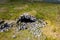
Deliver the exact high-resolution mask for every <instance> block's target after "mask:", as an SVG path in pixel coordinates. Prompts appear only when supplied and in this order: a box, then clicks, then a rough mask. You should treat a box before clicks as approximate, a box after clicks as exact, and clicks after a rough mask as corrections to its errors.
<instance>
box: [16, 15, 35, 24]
mask: <svg viewBox="0 0 60 40" xmlns="http://www.w3.org/2000/svg"><path fill="white" fill-rule="evenodd" d="M35 21H36V18H35V17H34V16H31V15H22V16H21V17H20V18H19V19H18V21H17V23H18V22H25V23H28V22H30V23H31V22H35Z"/></svg>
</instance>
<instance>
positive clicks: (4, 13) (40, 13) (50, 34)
mask: <svg viewBox="0 0 60 40" xmlns="http://www.w3.org/2000/svg"><path fill="white" fill-rule="evenodd" d="M59 11H60V4H52V3H39V2H33V3H29V2H24V3H23V2H22V3H17V2H15V3H13V4H12V3H8V4H0V19H10V20H14V19H16V18H18V17H19V16H20V15H21V14H23V13H29V14H31V15H34V16H36V18H37V19H39V18H40V19H45V21H47V22H48V26H47V27H45V28H43V34H45V35H46V37H47V38H46V40H60V36H59V35H60V31H59V30H60V25H59V24H60V19H59V17H60V12H59ZM22 34H23V35H22ZM12 35H13V32H12V31H10V32H7V33H0V38H1V39H0V40H4V39H6V40H20V39H21V40H24V39H23V38H25V37H27V36H30V37H31V40H37V38H34V37H33V38H32V34H30V33H29V32H28V31H27V30H25V31H22V33H21V34H17V38H16V39H13V38H11V36H12ZM19 35H20V36H19ZM55 35H56V36H55Z"/></svg>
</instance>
